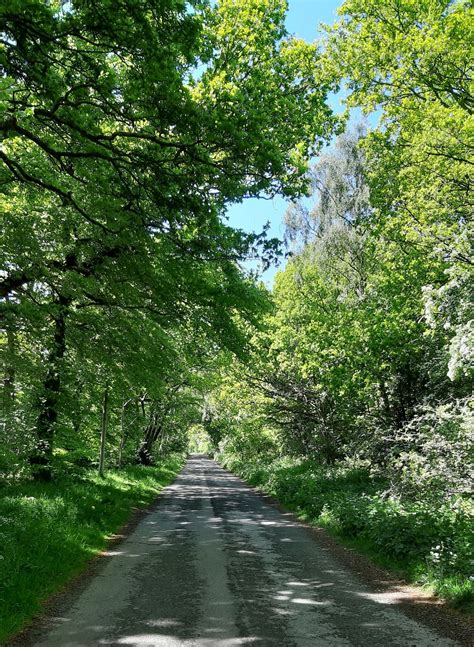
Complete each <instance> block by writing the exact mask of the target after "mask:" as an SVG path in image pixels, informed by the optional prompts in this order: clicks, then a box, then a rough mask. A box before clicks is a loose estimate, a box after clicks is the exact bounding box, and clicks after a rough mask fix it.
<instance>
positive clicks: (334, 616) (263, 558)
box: [36, 456, 456, 647]
mask: <svg viewBox="0 0 474 647" xmlns="http://www.w3.org/2000/svg"><path fill="white" fill-rule="evenodd" d="M111 554H112V555H113V556H112V557H111V558H110V559H108V560H106V564H105V566H104V568H102V569H101V571H100V572H99V574H98V575H97V576H96V577H94V578H93V579H92V580H91V581H90V582H89V584H88V586H87V587H86V588H85V589H84V590H83V591H82V592H81V593H80V594H78V596H77V597H76V599H75V600H74V601H73V603H72V604H71V606H70V608H69V610H68V611H67V612H66V613H64V614H62V615H61V616H60V617H58V618H56V619H55V623H54V624H55V626H53V627H52V628H51V630H50V631H49V633H48V634H47V635H46V636H45V637H44V638H43V639H41V640H40V641H39V642H37V643H36V644H37V645H41V646H42V647H79V646H81V647H82V646H89V645H116V646H118V645H131V646H137V647H139V646H140V647H142V646H145V645H146V646H156V647H165V646H170V647H171V646H172V647H175V646H176V647H178V646H186V647H188V646H189V647H191V646H200V647H204V646H209V647H217V646H222V647H231V646H233V645H259V646H264V645H268V646H275V647H277V646H278V647H300V646H304V647H326V646H327V647H344V646H346V645H359V646H361V647H376V646H378V645H383V646H384V647H389V646H393V645H397V646H400V647H402V646H403V647H425V646H426V647H437V646H448V645H455V644H456V643H455V642H453V641H452V640H449V639H447V638H443V637H441V636H440V635H438V634H437V632H436V631H435V630H433V629H430V628H428V627H427V626H424V625H422V624H420V623H419V622H417V621H415V620H413V619H412V618H410V617H408V616H406V615H404V614H403V613H402V612H401V610H400V607H399V605H398V604H397V601H396V598H394V597H393V596H391V595H390V594H389V593H380V591H377V590H373V588H372V589H371V587H369V586H367V585H366V584H364V583H363V582H362V581H360V580H359V579H358V578H357V576H356V575H354V574H352V573H351V572H349V571H348V570H347V569H346V568H344V567H343V566H341V563H340V562H339V561H338V559H337V558H335V557H334V556H332V554H331V550H330V549H329V548H328V547H325V546H324V545H320V544H319V542H318V540H317V537H316V536H315V534H314V533H313V532H312V531H311V530H310V529H309V528H307V527H306V526H304V525H302V524H299V523H297V522H296V521H295V520H294V518H293V517H292V516H291V515H289V514H284V513H282V512H280V511H278V510H277V509H276V508H275V507H274V506H272V505H269V504H268V503H267V502H266V501H265V499H264V498H263V497H261V496H260V495H258V494H257V493H255V492H254V491H252V490H251V489H250V488H247V487H246V486H244V485H243V483H242V482H241V481H240V480H239V479H237V478H235V477H233V476H231V475H230V474H228V473H227V472H225V471H224V470H222V469H221V468H220V467H219V466H218V465H217V464H216V463H215V462H213V461H211V460H208V459H206V458H203V457H199V456H195V457H192V458H191V459H190V460H189V462H188V463H187V465H186V467H185V469H184V470H183V472H182V473H181V474H180V476H179V477H178V479H177V480H176V481H175V482H174V484H173V485H171V486H169V487H167V488H166V489H165V490H163V492H162V495H161V497H160V503H159V505H158V506H157V507H156V508H155V509H154V511H153V512H151V513H150V514H148V515H146V516H145V517H144V518H143V519H142V520H141V522H140V523H139V525H138V526H137V527H136V528H135V530H134V531H133V533H132V534H131V535H130V536H129V537H128V538H127V539H125V540H124V541H123V542H122V543H120V544H119V545H118V546H116V547H115V548H114V549H113V550H112V551H111Z"/></svg>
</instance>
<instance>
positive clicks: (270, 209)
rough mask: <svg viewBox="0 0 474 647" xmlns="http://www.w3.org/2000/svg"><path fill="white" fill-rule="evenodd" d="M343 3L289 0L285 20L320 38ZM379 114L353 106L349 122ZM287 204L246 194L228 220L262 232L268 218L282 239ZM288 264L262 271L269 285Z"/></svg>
mask: <svg viewBox="0 0 474 647" xmlns="http://www.w3.org/2000/svg"><path fill="white" fill-rule="evenodd" d="M341 3H342V0H289V9H288V14H287V21H286V25H287V29H288V32H289V33H290V34H294V35H295V36H297V37H299V38H303V39H304V40H306V41H309V42H313V41H314V40H316V39H319V38H321V37H322V36H323V33H324V31H323V29H322V27H321V24H327V25H330V24H333V23H334V22H335V21H336V20H337V18H338V16H337V13H336V12H337V8H338V7H339V6H340V5H341ZM344 96H345V92H344V90H342V91H341V92H338V93H337V94H333V95H331V96H330V97H329V98H328V100H329V104H330V106H331V107H332V109H333V110H334V112H335V113H341V112H343V111H344V109H345V106H344ZM378 117H379V115H378V114H377V113H374V114H371V115H369V116H368V117H365V118H364V117H363V116H362V114H361V111H360V110H358V109H354V110H351V114H350V122H349V123H357V122H359V121H361V120H362V119H364V120H365V121H366V123H367V125H368V126H369V127H374V126H375V125H376V124H377V121H378ZM287 208H288V202H287V201H286V200H285V199H283V198H280V197H276V198H273V199H271V200H268V199H262V198H247V199H245V200H244V201H243V202H241V203H238V204H233V205H231V206H229V208H228V210H227V213H226V218H227V223H228V224H229V225H230V226H232V227H235V228H237V229H243V230H244V231H247V232H260V231H262V229H263V227H264V225H265V223H267V222H268V223H269V224H270V228H269V231H268V237H270V238H279V239H280V240H282V239H283V237H284V233H285V225H284V216H285V212H286V210H287ZM285 264H286V259H285V258H281V259H280V261H279V263H278V265H276V266H272V267H270V268H268V269H267V270H266V271H265V272H263V274H262V275H261V279H262V280H263V281H264V283H265V284H266V285H267V286H268V287H269V288H271V287H272V286H273V282H274V278H275V275H276V273H277V272H278V271H280V270H282V269H283V268H284V266H285ZM244 267H245V268H246V269H248V270H258V268H259V262H258V261H247V262H246V263H245V264H244Z"/></svg>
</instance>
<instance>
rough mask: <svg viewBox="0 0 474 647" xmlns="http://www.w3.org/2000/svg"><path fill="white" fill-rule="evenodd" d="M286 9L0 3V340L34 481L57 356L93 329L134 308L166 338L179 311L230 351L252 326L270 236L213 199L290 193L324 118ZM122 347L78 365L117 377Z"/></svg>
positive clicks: (323, 87)
mask: <svg viewBox="0 0 474 647" xmlns="http://www.w3.org/2000/svg"><path fill="white" fill-rule="evenodd" d="M285 8H286V5H285V3H284V2H282V1H280V0H254V1H253V2H252V3H241V2H237V1H234V0H232V1H227V0H225V1H223V2H221V3H219V4H217V5H216V6H215V7H212V8H211V7H209V6H208V5H207V3H205V2H200V1H195V2H188V3H183V2H178V1H177V0H167V2H165V3H162V2H158V1H157V0H147V2H141V1H140V2H138V1H136V2H135V1H133V2H127V3H118V5H117V7H116V8H115V9H114V12H113V13H112V14H110V11H109V3H107V2H99V3H96V4H95V5H94V7H92V6H91V5H90V4H89V3H86V2H82V1H81V0H77V1H74V2H72V3H67V4H64V3H62V2H52V3H48V4H44V3H43V2H41V1H40V0H30V1H29V2H27V3H18V2H15V1H14V0H11V2H7V3H4V4H3V5H2V9H1V10H0V33H2V34H3V37H2V54H1V56H2V59H1V63H2V66H3V71H4V74H3V76H2V80H1V93H2V94H1V110H2V115H1V118H0V131H1V133H2V139H3V141H2V153H1V156H0V159H1V161H2V166H1V169H0V183H1V185H2V206H3V210H4V212H5V219H4V223H3V226H4V230H3V232H2V233H3V237H4V241H5V258H4V261H3V264H2V267H3V272H2V274H3V275H2V282H1V294H2V295H3V296H5V297H9V300H8V302H6V301H5V302H4V303H3V304H2V307H3V309H4V311H5V313H6V315H7V317H8V319H9V321H10V322H14V323H12V324H11V325H10V328H12V326H13V331H12V332H11V334H12V335H15V334H17V336H23V343H24V344H25V345H26V343H27V342H26V337H25V336H24V332H23V331H26V330H28V334H29V335H31V336H32V337H33V338H34V340H35V344H36V345H35V347H34V350H33V351H32V359H33V366H35V365H36V370H38V369H39V373H40V375H41V379H40V383H38V380H35V383H34V385H33V387H32V388H31V389H28V391H29V395H28V397H27V400H28V405H27V406H28V407H29V410H30V412H32V411H35V414H34V417H35V418H36V422H35V429H36V437H37V441H36V450H35V451H34V452H33V454H32V462H33V463H35V464H36V465H37V475H38V476H44V477H45V478H49V475H50V472H51V470H50V464H51V456H52V450H53V446H54V434H55V427H56V426H57V424H58V416H59V411H60V408H61V405H60V401H61V397H62V395H61V394H62V391H63V388H64V386H65V384H66V376H67V374H68V373H69V371H70V370H71V366H69V365H68V364H69V363H70V362H71V361H73V360H77V359H78V358H81V357H84V356H88V353H87V343H88V339H89V338H90V336H91V335H92V338H94V337H95V336H96V338H97V339H100V340H101V343H104V339H105V340H106V343H105V344H104V347H105V348H108V347H109V346H110V345H112V346H113V347H114V348H117V343H116V342H117V340H118V339H120V337H121V335H123V333H121V332H120V327H121V326H125V325H126V326H130V327H131V329H133V330H136V331H139V330H140V329H141V327H142V324H143V321H142V318H143V317H146V319H147V320H149V332H148V333H147V334H150V335H154V336H156V338H158V339H160V340H161V341H162V343H163V345H164V346H168V347H172V345H173V334H172V331H173V329H174V328H175V327H180V326H183V325H184V326H187V325H189V323H190V322H191V321H193V322H195V324H196V326H197V327H198V328H199V329H200V330H204V329H206V330H208V332H210V331H213V334H215V335H216V336H217V339H218V340H219V343H221V344H223V345H228V346H229V347H231V348H232V349H233V350H236V349H237V348H238V347H239V346H241V344H242V340H243V335H242V334H241V332H240V330H241V326H240V325H239V323H238V317H237V316H236V312H237V310H239V311H240V313H241V315H240V317H241V318H242V319H244V320H245V319H249V320H252V319H253V317H254V316H255V313H256V312H257V310H258V308H259V304H260V302H261V298H260V296H259V291H258V290H257V289H256V288H255V287H254V286H253V285H252V284H251V283H250V282H249V281H248V280H247V279H245V278H244V277H243V276H242V275H241V274H240V273H239V271H238V270H237V267H236V264H237V262H238V261H239V260H241V259H243V258H245V257H246V256H247V255H248V254H249V253H255V251H256V250H257V249H258V248H261V249H263V250H264V252H268V254H269V255H270V256H271V255H272V254H273V253H274V244H273V243H272V242H271V241H265V240H264V236H263V235H261V236H259V235H245V234H244V233H243V232H241V231H234V230H231V229H230V228H229V227H226V226H225V225H224V224H222V222H221V213H222V210H223V209H224V207H225V205H226V204H227V203H228V202H229V201H236V200H240V199H242V198H243V197H245V196H247V195H257V194H259V193H260V192H262V191H266V192H267V193H269V194H272V193H274V192H281V193H283V194H285V195H297V194H298V193H299V192H300V191H301V190H302V189H303V185H304V181H302V177H303V175H304V174H303V171H304V167H305V164H304V159H305V157H306V156H307V155H308V154H309V153H310V152H311V151H310V150H308V149H311V148H312V146H313V144H314V141H315V139H316V142H317V144H316V145H319V143H320V142H321V141H322V140H323V139H324V138H327V137H328V136H330V133H331V131H332V129H333V127H334V124H335V120H334V118H333V117H332V116H331V113H330V110H329V108H328V107H327V105H326V103H325V97H326V94H327V91H328V89H329V87H330V82H329V81H326V80H324V79H323V80H322V81H320V80H319V78H318V76H317V74H315V71H314V65H319V63H318V61H319V54H318V52H317V50H316V48H315V47H313V46H309V45H306V44H304V43H303V42H302V41H296V40H294V39H289V38H287V35H286V33H285V30H284V27H283V22H284V13H285ZM237 15H238V17H239V20H238V21H237V23H236V21H235V17H236V16H237ZM237 27H238V29H237ZM231 33H232V38H230V34H231ZM257 51H258V52H260V53H261V58H258V57H256V52H257ZM237 89H238V92H237ZM257 94H258V96H259V107H258V110H257V109H256V107H255V97H256V96H257ZM276 123H277V124H283V123H285V126H286V127H285V130H284V131H283V129H282V130H281V132H280V131H279V130H278V129H275V124H276ZM124 277H126V281H124ZM147 326H148V324H147ZM110 340H111V341H110ZM97 346H98V344H95V347H96V348H97ZM150 346H151V345H149V344H147V345H146V349H143V353H142V357H140V358H134V362H136V365H137V372H140V370H141V369H140V366H142V364H146V363H147V362H149V361H150V360H149V358H146V359H145V357H144V355H145V354H147V353H152V356H153V354H154V351H153V350H152V348H150ZM155 352H156V351H155ZM7 355H8V358H9V359H12V358H13V354H12V353H11V352H10V351H8V352H7ZM123 356H125V357H126V356H128V354H127V353H125V354H123V349H120V351H117V357H114V360H113V361H112V362H111V361H110V358H109V357H108V356H107V357H106V356H105V355H104V352H99V353H98V355H96V357H95V358H94V359H91V360H88V361H91V364H92V366H93V365H94V362H95V363H96V366H97V367H99V366H103V367H104V368H103V370H104V371H105V372H107V371H109V372H110V369H112V371H113V372H114V373H115V372H116V371H117V370H122V371H123V370H124V365H123V363H122V359H121V358H122V357H123ZM7 363H8V362H7ZM45 364H46V370H44V365H45ZM112 366H113V367H112ZM106 367H108V368H107V369H106ZM33 372H34V371H33ZM23 379H24V378H23ZM107 379H108V380H110V379H111V376H110V375H107ZM144 388H145V389H146V386H145V387H144ZM111 399H113V394H111ZM25 404H26V403H25ZM30 417H31V415H30Z"/></svg>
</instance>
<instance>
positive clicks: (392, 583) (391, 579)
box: [219, 465, 474, 647]
mask: <svg viewBox="0 0 474 647" xmlns="http://www.w3.org/2000/svg"><path fill="white" fill-rule="evenodd" d="M219 466H220V467H221V469H223V470H224V471H226V472H228V473H229V474H232V476H233V477H235V478H238V479H239V480H240V481H241V483H242V484H243V485H245V486H246V487H248V488H250V489H251V490H253V491H254V492H255V493H256V494H257V495H258V496H260V497H261V498H262V499H263V500H264V501H265V502H266V503H267V504H268V505H270V506H272V507H273V508H276V509H277V510H278V511H279V512H281V513H282V514H284V515H285V516H286V517H287V518H289V519H292V520H293V521H294V522H296V523H299V524H300V525H302V526H305V527H306V528H307V529H308V530H309V531H310V532H311V533H312V534H313V535H314V536H315V537H316V539H317V541H318V543H320V544H321V546H323V547H324V548H327V549H329V550H330V552H331V554H332V555H333V556H334V557H335V558H336V559H337V560H338V561H339V562H340V563H341V566H343V567H345V568H347V569H348V570H350V571H351V572H352V573H354V574H356V575H357V577H358V578H360V579H361V580H362V581H363V582H364V583H365V584H367V585H368V586H370V587H372V588H373V589H374V590H376V591H377V592H380V593H388V592H389V593H393V594H394V599H395V600H396V601H394V604H396V605H397V607H399V608H400V609H402V610H403V612H404V613H405V614H406V615H407V616H409V617H410V618H412V619H413V620H415V621H416V622H420V623H422V624H424V625H426V626H428V627H430V628H432V629H434V630H435V631H437V632H438V633H439V634H440V635H442V636H444V637H445V638H450V639H451V640H454V641H456V642H457V643H458V644H460V645H463V646H465V647H473V646H474V618H473V617H471V616H469V615H466V614H464V613H461V612H459V611H457V610H456V609H453V608H452V607H450V606H449V605H448V603H447V602H445V601H443V600H441V599H440V598H436V597H435V596H433V595H430V594H429V593H427V592H426V591H424V590H423V589H422V588H421V587H417V586H415V585H413V584H409V583H408V582H406V581H405V580H403V578H401V577H399V576H397V574H395V573H393V572H390V571H386V570H385V569H383V568H381V567H380V566H377V565H376V564H374V563H373V562H372V561H371V560H370V559H369V558H368V557H366V556H365V555H362V554H361V553H358V552H357V551H356V550H354V549H352V548H349V547H347V546H344V545H343V544H342V543H340V542H339V541H337V539H336V538H335V537H333V536H332V535H330V534H329V533H328V532H327V530H325V529H324V528H319V527H317V526H314V525H312V524H310V523H308V522H306V521H303V520H302V519H300V518H299V517H298V515H297V514H296V513H294V512H292V511H291V510H289V509H288V508H286V507H285V506H284V505H283V504H282V503H281V502H280V501H278V499H275V498H274V497H272V496H270V495H268V494H266V493H265V492H263V491H262V490H261V489H260V488H258V487H255V486H252V485H249V484H248V483H246V482H245V481H244V480H243V479H241V478H240V477H239V476H238V475H236V474H233V473H232V472H230V471H229V470H227V469H226V468H225V467H223V466H222V465H219ZM397 594H398V595H399V599H398V600H397V599H396V596H397Z"/></svg>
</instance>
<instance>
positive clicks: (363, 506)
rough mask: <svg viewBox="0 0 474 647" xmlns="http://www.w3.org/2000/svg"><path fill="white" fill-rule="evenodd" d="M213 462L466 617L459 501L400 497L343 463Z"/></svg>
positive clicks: (465, 508)
mask: <svg viewBox="0 0 474 647" xmlns="http://www.w3.org/2000/svg"><path fill="white" fill-rule="evenodd" d="M219 460H220V462H221V463H222V464H223V465H224V466H225V467H227V468H228V469H229V470H231V471H232V472H234V473H236V474H238V475H239V476H241V477H242V478H243V479H245V481H247V483H249V484H250V485H253V486H257V487H258V488H260V489H261V490H262V491H264V492H265V493H267V494H270V495H271V496H273V497H275V498H276V499H278V500H279V501H280V502H281V503H282V504H283V505H284V506H285V507H287V508H288V509H290V510H292V511H294V512H295V513H296V514H298V515H299V516H300V517H301V518H303V519H304V520H305V521H307V522H310V523H314V524H315V525H317V526H320V527H323V528H325V529H327V530H328V531H329V532H330V533H331V534H332V535H334V536H336V537H337V538H339V539H341V540H342V541H343V542H345V543H346V544H348V545H349V546H350V547H352V548H355V549H356V550H358V551H361V552H362V553H364V554H365V555H367V556H368V557H370V558H371V559H373V560H374V561H375V562H376V563H377V564H379V565H380V566H382V567H384V568H387V569H389V570H392V571H394V572H396V573H399V574H400V575H401V576H402V577H404V578H405V579H406V580H407V581H409V582H413V583H416V584H418V585H421V586H424V587H426V588H427V589H428V590H429V591H432V592H433V593H434V594H436V595H439V596H441V597H442V598H444V599H445V600H447V601H448V602H449V603H450V604H451V605H452V606H454V607H455V608H457V609H459V610H462V611H465V612H469V613H474V582H473V581H472V577H471V574H472V542H473V527H472V514H470V508H469V505H468V503H467V502H466V501H465V500H463V499H462V497H454V498H453V499H450V500H439V499H438V498H436V497H433V498H430V497H429V496H424V497H419V498H417V499H414V498H401V497H399V496H397V495H396V493H394V492H392V491H391V489H390V482H389V481H388V480H387V479H386V477H385V475H383V474H382V473H379V474H373V473H371V470H370V468H369V467H367V466H360V465H359V466H357V465H351V464H350V462H347V463H346V464H342V463H341V464H338V465H334V466H321V464H320V463H315V462H314V461H311V460H304V459H296V458H287V457H286V458H280V459H276V460H273V461H272V460H271V459H269V460H268V461H265V460H262V458H260V459H254V461H253V462H251V461H249V460H242V459H238V458H236V457H235V455H233V454H229V455H226V454H223V455H220V456H219Z"/></svg>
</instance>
